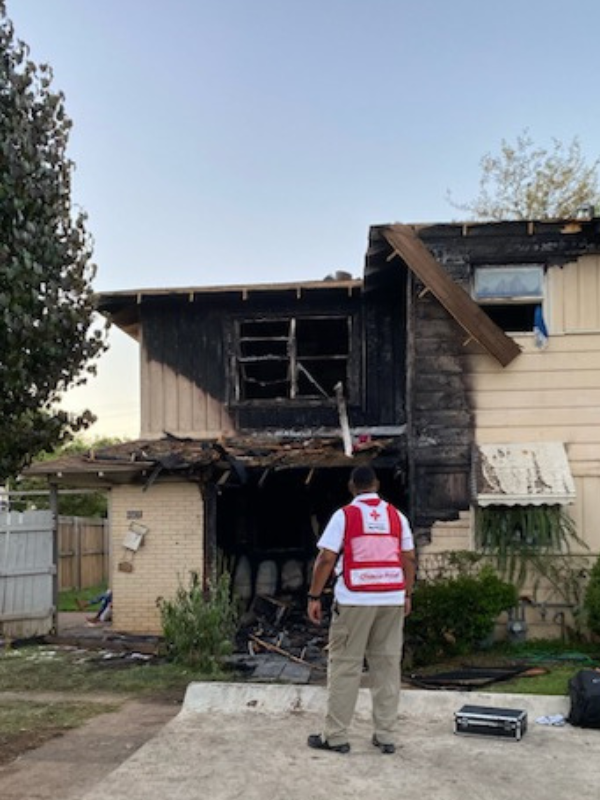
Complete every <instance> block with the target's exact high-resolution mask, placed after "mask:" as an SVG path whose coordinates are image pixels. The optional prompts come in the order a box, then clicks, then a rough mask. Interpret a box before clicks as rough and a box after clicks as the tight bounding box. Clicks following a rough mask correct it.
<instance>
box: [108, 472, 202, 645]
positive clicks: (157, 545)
mask: <svg viewBox="0 0 600 800" xmlns="http://www.w3.org/2000/svg"><path fill="white" fill-rule="evenodd" d="M140 512H141V516H140ZM132 522H135V523H140V524H142V525H145V526H146V527H147V528H148V529H149V530H148V533H147V534H146V535H145V536H144V541H143V545H142V546H141V547H140V548H139V549H138V550H137V552H135V553H133V554H131V552H127V551H126V550H124V548H123V540H124V538H125V535H126V533H127V531H128V529H129V526H130V524H131V523H132ZM203 524H204V513H203V501H202V495H201V493H200V489H199V487H198V486H197V485H196V484H192V483H184V482H173V483H155V484H154V485H153V486H151V487H150V489H148V490H147V491H145V492H144V491H142V487H141V486H118V487H115V488H114V489H112V490H111V493H110V526H111V547H112V564H113V570H112V589H113V596H114V605H113V628H114V630H116V631H127V632H129V633H160V631H161V627H160V614H159V611H158V609H157V607H156V599H157V597H166V598H170V597H173V595H174V594H175V591H176V590H177V587H178V586H179V582H180V580H181V582H182V583H184V584H185V585H187V582H188V576H189V573H190V571H197V572H199V573H200V574H201V573H202V566H203V540H204V536H203ZM125 560H130V561H131V562H132V565H133V571H132V572H124V571H121V570H119V562H121V561H125Z"/></svg>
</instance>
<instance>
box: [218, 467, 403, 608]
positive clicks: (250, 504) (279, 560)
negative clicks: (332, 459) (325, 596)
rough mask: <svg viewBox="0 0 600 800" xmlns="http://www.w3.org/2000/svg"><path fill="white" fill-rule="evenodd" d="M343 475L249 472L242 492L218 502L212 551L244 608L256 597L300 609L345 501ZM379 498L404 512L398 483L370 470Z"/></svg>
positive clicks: (227, 492) (346, 474) (330, 471)
mask: <svg viewBox="0 0 600 800" xmlns="http://www.w3.org/2000/svg"><path fill="white" fill-rule="evenodd" d="M350 473H351V469H349V468H337V467H336V468H296V469H285V470H280V471H277V470H272V471H265V470H264V469H250V470H248V475H247V481H246V482H245V483H244V484H243V485H234V484H232V485H229V484H227V485H225V486H223V487H221V488H220V489H219V493H218V497H217V514H216V517H217V542H216V544H217V550H218V552H219V554H220V556H221V557H222V558H223V561H224V563H225V564H226V565H227V568H228V569H229V571H230V573H231V575H232V582H233V589H234V591H235V593H236V595H237V596H238V597H239V598H240V600H241V601H242V602H243V603H245V604H248V605H249V604H250V603H251V602H252V600H253V599H254V598H255V597H256V596H270V597H277V596H284V597H285V598H286V599H292V600H293V599H294V598H295V597H298V598H299V599H300V600H301V602H302V603H304V600H305V595H306V591H307V589H308V585H309V583H310V577H311V573H312V564H313V561H314V558H315V555H316V553H317V548H316V543H317V541H318V539H319V536H320V535H321V533H322V531H323V529H324V528H325V525H326V524H327V522H328V520H329V518H330V516H331V514H332V513H333V512H334V511H335V509H336V508H339V507H340V506H341V505H344V504H345V503H348V502H349V501H350V499H351V497H350V493H349V491H348V480H349V478H350ZM377 474H378V477H379V480H380V483H381V494H382V496H383V497H384V498H385V499H386V500H389V501H390V502H392V503H394V504H395V505H397V506H399V507H400V508H401V509H405V508H406V496H405V490H404V485H403V482H402V480H401V476H400V475H399V474H398V473H397V472H396V471H395V470H393V469H391V468H383V469H377Z"/></svg>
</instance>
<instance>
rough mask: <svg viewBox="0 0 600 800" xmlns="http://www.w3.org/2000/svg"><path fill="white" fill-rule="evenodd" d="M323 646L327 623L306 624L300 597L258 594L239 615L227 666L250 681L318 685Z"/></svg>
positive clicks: (322, 670) (324, 664) (324, 660)
mask: <svg viewBox="0 0 600 800" xmlns="http://www.w3.org/2000/svg"><path fill="white" fill-rule="evenodd" d="M326 647H327V624H323V625H322V626H320V627H316V626H314V625H313V624H312V623H310V622H309V620H308V619H307V617H306V605H305V603H304V602H303V598H301V597H300V595H289V596H287V597H283V596H282V597H268V596H266V595H257V596H256V597H255V598H254V600H253V601H252V603H251V605H250V608H249V609H248V611H246V612H245V613H244V614H243V615H242V618H241V620H240V626H239V628H238V631H237V634H236V639H235V653H234V655H233V656H232V657H231V658H230V659H229V660H228V665H229V666H230V667H231V668H232V669H234V670H236V671H238V672H240V673H241V674H242V676H244V677H246V678H248V679H251V680H253V681H261V680H262V681H272V680H277V681H282V682H288V683H319V682H322V681H323V680H324V679H325V673H326V668H327V653H326Z"/></svg>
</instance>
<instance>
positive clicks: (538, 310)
mask: <svg viewBox="0 0 600 800" xmlns="http://www.w3.org/2000/svg"><path fill="white" fill-rule="evenodd" d="M533 332H534V333H535V344H536V347H539V348H540V349H541V348H543V347H546V345H547V344H548V338H549V334H548V328H547V327H546V322H545V321H544V313H543V311H542V306H541V305H538V306H536V307H535V311H534V312H533Z"/></svg>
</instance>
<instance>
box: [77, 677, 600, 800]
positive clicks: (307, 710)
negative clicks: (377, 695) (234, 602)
mask: <svg viewBox="0 0 600 800" xmlns="http://www.w3.org/2000/svg"><path fill="white" fill-rule="evenodd" d="M463 704H471V705H488V706H495V707H504V708H523V709H525V710H526V711H527V712H528V717H529V730H528V732H527V734H526V735H525V737H524V738H523V739H522V740H521V741H520V742H515V741H511V740H503V739H496V738H489V737H482V736H477V737H470V736H469V737H467V736H456V735H455V734H454V733H453V713H454V711H455V710H457V709H459V708H460V707H461V706H462V705H463ZM324 706H325V689H324V688H322V687H318V686H281V685H261V684H218V683H213V684H211V683H202V684H191V685H190V687H189V688H188V691H187V694H186V698H185V702H184V705H183V709H182V711H181V712H180V713H179V714H178V716H177V717H175V718H174V719H173V720H172V721H171V722H169V723H168V724H167V725H166V726H165V727H164V728H163V729H162V730H161V731H160V732H159V733H158V734H157V735H156V736H155V737H154V738H153V739H152V740H151V741H149V742H148V743H147V744H145V745H144V746H143V747H142V748H141V749H140V750H138V751H137V752H136V753H135V754H134V755H133V756H132V757H131V758H130V759H129V760H127V761H126V762H124V763H123V764H122V765H121V766H120V767H119V768H117V769H116V770H115V771H114V772H113V773H112V774H111V775H109V776H108V778H106V779H105V780H104V781H102V782H101V783H100V784H99V785H98V786H97V787H96V788H95V789H94V790H92V791H91V792H90V793H88V794H87V795H86V796H85V800H167V798H168V800H180V798H181V800H183V799H184V798H185V800H195V798H198V799H200V798H203V799H206V798H210V800H233V798H244V800H255V798H256V799H258V798H260V800H321V798H323V799H325V798H327V800H337V798H348V797H357V798H360V797H362V798H367V799H368V800H383V798H385V800H392V799H393V800H396V798H416V799H417V800H426V799H427V798H436V800H438V799H439V800H459V798H460V800H470V798H473V800H475V799H476V800H482V798H486V800H487V799H488V798H491V800H496V799H498V800H504V798H507V799H508V798H511V799H512V798H515V799H516V798H526V800H555V799H556V800H558V798H565V800H571V798H576V799H577V800H592V798H594V800H597V798H598V793H599V791H600V789H599V787H600V731H596V730H582V729H578V728H573V727H571V726H569V725H565V726H564V727H550V726H545V725H541V724H538V723H536V722H535V720H536V719H537V718H538V717H541V716H544V715H550V714H557V713H562V714H566V713H567V711H568V701H567V699H566V698H561V697H534V696H530V695H503V694H483V693H474V692H468V693H465V692H446V691H440V692H427V691H416V690H409V691H405V692H404V693H403V695H402V699H401V703H400V717H401V725H400V730H399V736H398V745H399V747H398V750H397V752H396V754H395V755H393V756H389V755H382V754H381V753H380V752H379V751H378V750H377V749H376V748H374V747H373V746H372V745H371V743H370V737H371V728H370V723H369V710H370V703H369V695H368V690H365V689H361V692H360V697H359V703H358V708H357V715H356V719H355V722H354V724H353V727H352V732H351V737H350V742H351V745H352V752H351V753H350V754H349V755H339V754H337V753H324V752H320V751H315V750H310V749H309V748H308V747H307V746H306V737H307V735H308V734H309V733H312V732H316V731H318V730H319V727H320V721H321V714H322V710H323V708H324Z"/></svg>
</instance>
